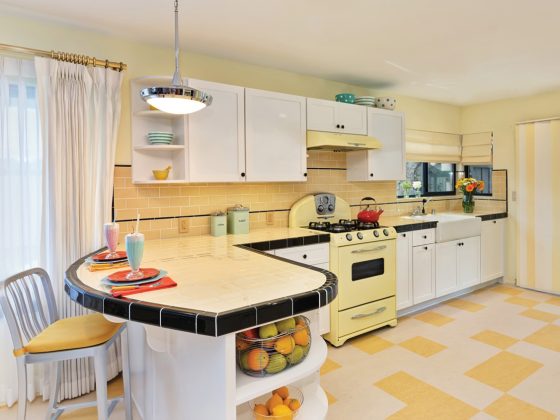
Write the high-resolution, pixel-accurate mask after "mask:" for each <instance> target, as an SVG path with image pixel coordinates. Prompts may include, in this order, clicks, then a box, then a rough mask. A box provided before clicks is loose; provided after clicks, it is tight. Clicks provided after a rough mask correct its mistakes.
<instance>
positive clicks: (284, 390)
mask: <svg viewBox="0 0 560 420" xmlns="http://www.w3.org/2000/svg"><path fill="white" fill-rule="evenodd" d="M272 394H278V395H280V397H282V399H286V398H288V397H289V396H290V391H289V390H288V387H287V386H283V387H280V388H278V389H275V390H274V391H272ZM286 405H288V404H286Z"/></svg>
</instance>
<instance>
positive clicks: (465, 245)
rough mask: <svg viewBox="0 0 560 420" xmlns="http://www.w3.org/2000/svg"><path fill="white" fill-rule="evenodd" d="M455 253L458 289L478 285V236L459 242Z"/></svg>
mask: <svg viewBox="0 0 560 420" xmlns="http://www.w3.org/2000/svg"><path fill="white" fill-rule="evenodd" d="M459 242H461V244H462V245H461V246H460V247H459V248H458V252H457V277H458V278H459V288H460V289H464V288H465V287H470V286H475V285H477V284H479V283H480V236H475V237H473V238H466V239H461V240H459Z"/></svg>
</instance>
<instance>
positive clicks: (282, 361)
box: [265, 353, 288, 373]
mask: <svg viewBox="0 0 560 420" xmlns="http://www.w3.org/2000/svg"><path fill="white" fill-rule="evenodd" d="M287 365H288V362H287V361H286V358H285V357H284V356H282V355H281V354H280V353H276V354H273V355H272V356H270V361H269V362H268V366H267V367H266V369H265V370H266V372H267V373H278V372H280V371H282V370H284V369H285V368H286V366H287Z"/></svg>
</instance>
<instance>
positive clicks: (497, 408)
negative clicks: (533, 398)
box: [484, 395, 556, 420]
mask: <svg viewBox="0 0 560 420" xmlns="http://www.w3.org/2000/svg"><path fill="white" fill-rule="evenodd" d="M484 412H485V413H488V414H490V415H491V416H494V417H496V418H497V419H503V420H525V419H531V420H549V419H550V420H552V419H555V418H556V416H555V415H554V414H551V413H549V412H548V411H545V410H543V409H541V408H539V407H535V406H534V405H531V404H529V403H526V402H525V401H521V400H519V399H517V398H514V397H512V396H511V395H503V396H501V397H500V398H498V399H497V400H496V401H494V402H493V403H492V404H490V405H489V406H488V407H486V408H485V409H484Z"/></svg>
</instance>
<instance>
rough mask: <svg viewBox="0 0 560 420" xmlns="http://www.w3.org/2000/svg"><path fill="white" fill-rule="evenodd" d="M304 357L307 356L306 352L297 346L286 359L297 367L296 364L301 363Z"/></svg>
mask: <svg viewBox="0 0 560 420" xmlns="http://www.w3.org/2000/svg"><path fill="white" fill-rule="evenodd" d="M303 356H305V352H304V350H303V347H302V346H297V345H296V346H295V347H294V350H293V351H292V352H291V353H290V354H288V355H287V356H286V359H287V360H288V363H289V364H291V365H295V364H296V363H299V362H301V359H303Z"/></svg>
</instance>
